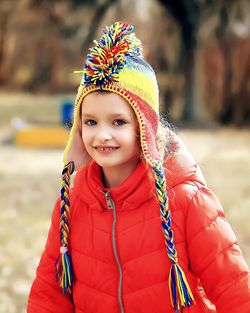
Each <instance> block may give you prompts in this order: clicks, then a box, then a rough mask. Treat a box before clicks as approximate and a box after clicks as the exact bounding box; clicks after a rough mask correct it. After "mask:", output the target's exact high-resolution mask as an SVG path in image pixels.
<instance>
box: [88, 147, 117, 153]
mask: <svg viewBox="0 0 250 313" xmlns="http://www.w3.org/2000/svg"><path fill="white" fill-rule="evenodd" d="M94 148H95V149H96V150H97V151H99V152H111V151H114V150H117V149H118V147H111V146H96V147H94Z"/></svg>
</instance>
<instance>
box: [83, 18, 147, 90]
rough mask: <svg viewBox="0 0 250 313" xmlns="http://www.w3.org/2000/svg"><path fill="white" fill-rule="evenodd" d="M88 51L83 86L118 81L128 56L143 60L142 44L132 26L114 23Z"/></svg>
mask: <svg viewBox="0 0 250 313" xmlns="http://www.w3.org/2000/svg"><path fill="white" fill-rule="evenodd" d="M95 43H96V46H95V47H93V48H91V49H90V53H89V54H88V56H87V60H86V63H85V66H84V71H83V82H82V83H83V85H84V86H88V85H97V86H100V89H101V90H102V86H103V85H106V84H108V83H109V82H116V81H118V77H119V72H120V71H121V70H122V69H123V67H124V65H125V64H126V58H127V57H128V56H129V57H131V58H133V57H137V58H138V57H139V58H143V56H142V43H141V41H140V40H139V39H138V38H136V36H135V33H134V28H133V26H132V25H129V24H124V23H121V22H115V23H114V24H112V25H111V26H110V27H106V29H105V31H104V34H103V35H102V37H101V39H100V42H99V43H97V42H95Z"/></svg>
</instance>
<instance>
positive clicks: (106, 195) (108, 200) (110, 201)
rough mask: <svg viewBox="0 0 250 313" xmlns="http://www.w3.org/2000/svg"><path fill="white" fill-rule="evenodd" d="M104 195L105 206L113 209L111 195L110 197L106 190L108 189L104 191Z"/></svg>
mask: <svg viewBox="0 0 250 313" xmlns="http://www.w3.org/2000/svg"><path fill="white" fill-rule="evenodd" d="M104 196H105V198H106V202H107V207H108V208H109V209H111V210H112V209H113V203H112V199H111V197H110V194H109V192H108V191H107V192H104Z"/></svg>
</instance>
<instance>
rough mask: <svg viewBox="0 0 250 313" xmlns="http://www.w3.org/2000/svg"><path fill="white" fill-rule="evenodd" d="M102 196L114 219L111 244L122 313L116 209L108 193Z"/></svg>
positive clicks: (122, 312) (120, 268)
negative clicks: (117, 277)
mask: <svg viewBox="0 0 250 313" xmlns="http://www.w3.org/2000/svg"><path fill="white" fill-rule="evenodd" d="M102 192H103V191H102ZM103 194H104V196H105V198H106V202H107V206H108V208H109V209H111V210H113V217H114V219H113V224H112V244H113V251H114V256H115V260H116V263H117V266H118V271H119V284H118V302H119V306H120V309H121V313H124V312H125V311H124V306H123V301H122V267H121V262H120V259H119V256H118V251H117V242H116V218H117V215H116V207H115V203H114V201H113V199H112V198H111V197H110V194H109V192H108V191H106V192H103Z"/></svg>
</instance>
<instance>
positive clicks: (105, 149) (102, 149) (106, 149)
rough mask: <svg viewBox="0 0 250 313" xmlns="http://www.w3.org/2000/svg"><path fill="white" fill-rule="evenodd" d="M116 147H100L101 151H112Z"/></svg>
mask: <svg viewBox="0 0 250 313" xmlns="http://www.w3.org/2000/svg"><path fill="white" fill-rule="evenodd" d="M114 149H115V148H112V147H108V148H99V150H100V151H111V150H114Z"/></svg>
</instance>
